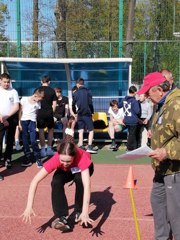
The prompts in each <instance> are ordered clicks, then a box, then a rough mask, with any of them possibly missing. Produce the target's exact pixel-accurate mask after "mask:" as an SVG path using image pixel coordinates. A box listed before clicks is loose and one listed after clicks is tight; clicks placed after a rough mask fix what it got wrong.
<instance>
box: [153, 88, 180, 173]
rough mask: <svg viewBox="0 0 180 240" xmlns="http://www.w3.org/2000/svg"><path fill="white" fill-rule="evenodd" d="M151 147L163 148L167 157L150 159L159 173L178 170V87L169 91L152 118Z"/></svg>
mask: <svg viewBox="0 0 180 240" xmlns="http://www.w3.org/2000/svg"><path fill="white" fill-rule="evenodd" d="M151 130H152V149H156V148H165V149H166V152H167V159H166V160H164V161H162V162H159V161H157V160H155V159H152V166H153V168H154V169H155V171H156V172H158V173H160V174H161V175H168V174H173V173H175V172H180V89H179V88H175V89H174V90H173V91H172V92H170V93H169V94H168V95H167V97H166V99H165V102H164V105H163V106H162V108H161V109H160V111H159V112H156V113H155V114H154V116H153V120H152V129H151Z"/></svg>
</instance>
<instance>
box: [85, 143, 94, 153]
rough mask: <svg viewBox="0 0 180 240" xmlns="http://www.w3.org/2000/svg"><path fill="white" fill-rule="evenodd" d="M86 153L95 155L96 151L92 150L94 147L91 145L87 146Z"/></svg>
mask: <svg viewBox="0 0 180 240" xmlns="http://www.w3.org/2000/svg"><path fill="white" fill-rule="evenodd" d="M86 152H89V153H97V150H96V148H95V149H94V147H93V146H92V145H88V147H87V149H86Z"/></svg>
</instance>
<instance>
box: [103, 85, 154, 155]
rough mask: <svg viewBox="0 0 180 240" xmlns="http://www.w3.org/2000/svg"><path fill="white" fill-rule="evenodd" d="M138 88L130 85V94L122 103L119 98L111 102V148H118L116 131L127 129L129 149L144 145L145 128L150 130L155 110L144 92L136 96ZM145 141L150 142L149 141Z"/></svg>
mask: <svg viewBox="0 0 180 240" xmlns="http://www.w3.org/2000/svg"><path fill="white" fill-rule="evenodd" d="M136 93H137V88H136V87H135V86H130V88H129V94H128V96H126V97H125V98H123V99H122V101H121V102H120V103H118V101H117V100H112V101H111V102H110V107H109V110H108V113H109V115H110V121H109V136H110V138H111V140H112V143H111V146H110V149H113V150H114V149H116V148H117V144H116V141H115V132H120V131H123V130H124V129H127V132H128V134H127V151H132V150H135V149H136V148H138V147H141V145H142V142H143V141H142V140H143V139H142V134H143V131H144V129H146V130H148V127H149V123H150V119H151V116H152V112H153V107H152V102H151V101H150V100H148V99H147V97H146V96H145V95H144V94H140V95H139V97H138V99H137V98H136ZM144 143H147V144H148V143H149V140H148V138H147V141H146V142H144Z"/></svg>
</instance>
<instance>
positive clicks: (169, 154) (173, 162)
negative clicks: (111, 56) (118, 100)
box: [138, 72, 180, 240]
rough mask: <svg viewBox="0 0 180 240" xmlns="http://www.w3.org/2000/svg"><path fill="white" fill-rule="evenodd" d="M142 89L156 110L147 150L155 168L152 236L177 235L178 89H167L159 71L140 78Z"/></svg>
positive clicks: (179, 198) (163, 238)
mask: <svg viewBox="0 0 180 240" xmlns="http://www.w3.org/2000/svg"><path fill="white" fill-rule="evenodd" d="M142 93H146V94H147V95H148V97H149V98H150V99H151V100H152V102H153V103H154V104H156V105H157V110H156V112H155V113H154V116H153V120H152V127H151V131H152V139H151V146H152V149H153V151H152V152H151V153H150V154H149V156H150V157H151V158H152V166H153V169H154V171H155V176H154V179H153V188H152V192H151V206H152V210H153V216H154V226H155V239H156V240H166V239H172V235H173V236H174V239H180V89H178V88H175V89H173V90H170V84H169V82H168V81H167V80H166V79H165V78H164V76H162V74H161V73H158V72H154V73H150V74H148V75H147V76H146V77H145V78H144V83H143V86H142V88H141V89H140V90H139V91H138V94H142Z"/></svg>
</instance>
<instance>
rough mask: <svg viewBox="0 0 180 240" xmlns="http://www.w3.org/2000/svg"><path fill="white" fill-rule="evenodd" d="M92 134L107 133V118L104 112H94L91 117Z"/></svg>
mask: <svg viewBox="0 0 180 240" xmlns="http://www.w3.org/2000/svg"><path fill="white" fill-rule="evenodd" d="M92 120H93V123H94V132H108V118H107V114H106V113H105V112H95V113H94V114H93V115H92Z"/></svg>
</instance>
